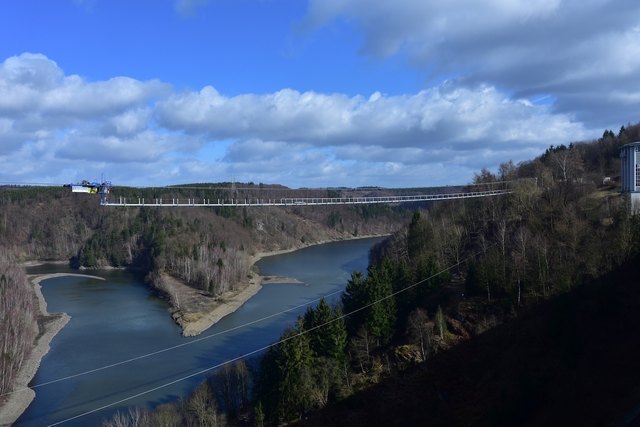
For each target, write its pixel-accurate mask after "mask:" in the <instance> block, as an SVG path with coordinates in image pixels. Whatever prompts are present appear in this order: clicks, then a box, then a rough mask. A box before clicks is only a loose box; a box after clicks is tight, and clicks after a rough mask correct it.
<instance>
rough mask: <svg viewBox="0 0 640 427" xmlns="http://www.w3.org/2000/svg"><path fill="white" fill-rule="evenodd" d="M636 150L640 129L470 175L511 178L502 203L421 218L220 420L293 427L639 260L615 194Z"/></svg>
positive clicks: (382, 249)
mask: <svg viewBox="0 0 640 427" xmlns="http://www.w3.org/2000/svg"><path fill="white" fill-rule="evenodd" d="M635 140H640V126H638V125H634V126H628V127H623V128H622V129H620V131H619V132H618V133H617V134H614V133H613V132H612V131H609V130H607V131H605V132H604V134H603V136H602V138H599V139H598V140H596V141H592V142H589V143H574V144H570V145H568V146H565V145H560V146H551V147H550V148H549V149H548V150H547V151H546V152H545V153H544V154H543V155H542V156H540V157H538V158H536V159H534V160H531V161H528V162H523V163H521V164H519V165H514V164H513V163H511V162H508V163H505V164H502V165H501V166H500V168H499V170H498V171H497V173H492V172H490V171H488V170H483V171H481V172H480V173H479V174H478V175H477V176H476V178H475V181H476V182H478V183H480V182H491V181H499V180H518V184H517V185H516V186H515V187H514V192H513V193H512V194H510V195H508V196H502V197H496V198H486V199H477V200H463V201H452V202H442V203H439V204H437V205H435V206H434V207H433V209H430V210H428V211H426V210H421V211H417V212H415V213H414V215H413V218H412V220H411V222H410V224H409V225H408V226H407V228H406V229H404V230H402V231H400V232H398V233H396V234H395V235H394V236H393V237H392V238H390V239H387V240H386V241H385V242H384V243H383V244H381V245H379V246H378V247H376V248H375V250H373V251H372V254H371V264H370V267H369V269H368V272H367V275H366V276H365V275H363V274H361V273H358V272H355V273H354V274H353V275H352V276H351V279H350V280H349V282H348V283H347V286H346V290H345V293H344V294H343V296H342V299H341V303H340V304H339V305H337V306H335V307H331V306H330V305H328V304H327V303H326V302H325V301H321V302H320V304H319V305H318V306H317V307H313V308H309V309H308V310H307V312H306V313H305V315H303V316H301V317H300V318H299V319H298V321H297V322H296V323H295V325H293V326H291V327H290V328H289V329H287V330H286V331H285V332H284V334H283V335H282V337H281V339H280V341H279V343H278V344H277V345H275V346H274V347H272V348H271V349H270V350H269V351H268V352H267V353H266V354H265V356H264V357H263V358H262V361H261V362H260V368H259V369H257V371H256V372H255V374H254V376H253V377H252V380H251V381H252V383H253V384H254V388H253V390H254V394H253V400H252V404H251V405H250V406H251V408H250V409H248V408H247V406H243V408H245V411H244V412H242V411H240V412H237V411H236V412H233V413H232V414H231V415H228V416H227V417H226V422H228V423H232V424H233V423H240V420H245V421H246V420H247V419H251V420H253V422H254V424H255V425H279V424H282V423H288V422H292V421H296V420H299V419H301V418H302V417H303V416H304V415H305V414H308V413H309V412H310V411H313V410H314V409H318V408H322V407H323V406H325V405H327V404H330V403H331V402H333V401H337V400H340V399H342V398H344V397H346V396H349V395H351V394H354V393H356V392H357V391H358V390H361V389H363V388H366V387H368V386H369V385H371V384H374V383H376V382H378V381H379V380H380V379H381V378H383V377H386V376H392V375H395V374H397V373H398V372H400V371H402V370H403V369H405V368H406V367H407V366H411V365H413V364H416V363H421V362H423V361H425V360H427V359H428V358H429V357H430V356H431V355H433V354H435V353H437V352H441V351H443V350H446V349H447V348H449V347H451V346H452V345H455V344H456V343H458V342H460V341H461V340H466V339H469V338H470V337H471V336H473V335H476V334H480V333H482V332H484V331H486V330H487V329H489V328H491V327H493V326H495V325H497V324H499V323H502V322H504V321H507V320H509V319H510V318H513V317H516V316H518V315H519V314H520V313H522V312H523V311H526V310H528V309H529V308H530V307H533V306H535V305H536V303H538V302H539V301H542V300H545V299H548V298H551V297H553V296H555V295H558V294H561V293H566V292H567V291H569V290H571V289H573V288H575V287H577V286H580V285H581V284H582V283H584V282H585V281H587V280H589V279H592V278H595V277H599V276H601V275H603V274H605V273H606V272H608V271H612V270H614V269H615V268H617V267H618V266H619V265H621V264H622V263H623V262H624V261H626V260H628V259H630V257H632V256H634V255H635V254H638V253H640V221H639V220H638V219H637V217H632V216H630V214H629V210H628V204H627V201H626V200H625V199H624V197H623V196H621V195H620V194H619V193H618V192H617V188H616V187H615V184H614V183H613V184H612V182H611V181H614V182H615V179H616V177H617V175H618V168H619V160H618V158H617V157H618V149H619V147H620V146H621V145H623V144H625V143H628V142H630V141H635ZM605 177H609V178H610V179H608V180H604V178H605ZM218 407H220V405H218ZM212 411H213V409H212ZM216 411H217V409H216Z"/></svg>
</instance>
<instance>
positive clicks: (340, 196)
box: [100, 182, 513, 207]
mask: <svg viewBox="0 0 640 427" xmlns="http://www.w3.org/2000/svg"><path fill="white" fill-rule="evenodd" d="M511 184H512V183H511V182H494V183H490V184H474V185H465V186H451V187H434V188H431V189H429V188H423V189H385V188H375V189H371V188H368V189H366V191H365V190H361V189H347V190H344V189H341V190H334V189H313V190H308V189H303V190H279V191H281V192H282V191H286V192H288V193H292V194H295V192H315V193H319V192H329V191H331V192H332V193H337V195H334V196H332V197H324V196H311V197H295V196H294V197H292V196H291V194H289V195H287V197H275V198H274V197H262V196H263V194H262V193H261V190H258V189H253V188H252V189H251V190H253V194H251V195H249V196H248V197H242V196H237V195H236V197H229V198H224V197H223V198H208V197H183V198H181V197H170V198H165V197H152V198H145V197H124V196H120V197H114V196H113V195H112V193H111V192H110V191H108V192H101V193H100V194H101V199H100V204H101V205H102V206H116V207H117V206H120V207H250V206H253V207H258V206H321V205H363V204H399V203H416V202H429V201H438V200H454V199H470V198H478V197H491V196H498V195H503V194H508V193H511V192H512V191H513V188H512V185H511ZM180 188H183V189H188V190H191V191H193V190H194V189H196V190H197V189H198V187H165V188H163V190H165V191H167V190H173V191H175V190H176V189H180ZM216 190H220V189H216ZM236 191H237V190H235V189H234V190H232V191H231V193H234V192H236ZM402 191H405V192H406V193H405V194H397V193H399V192H400V193H401V192H402ZM363 192H366V194H362V193H363Z"/></svg>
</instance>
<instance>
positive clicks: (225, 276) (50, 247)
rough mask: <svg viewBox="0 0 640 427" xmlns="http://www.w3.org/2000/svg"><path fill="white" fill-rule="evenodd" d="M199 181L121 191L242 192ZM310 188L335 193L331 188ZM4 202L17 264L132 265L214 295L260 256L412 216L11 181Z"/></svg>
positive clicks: (3, 219) (6, 239)
mask: <svg viewBox="0 0 640 427" xmlns="http://www.w3.org/2000/svg"><path fill="white" fill-rule="evenodd" d="M192 187H193V188H191V187H190V186H187V187H186V188H180V189H171V188H166V189H132V188H126V187H125V188H116V189H115V190H114V193H116V194H121V195H123V197H141V198H145V197H147V198H153V197H158V198H160V197H163V198H166V197H169V196H173V197H176V198H178V197H181V198H184V197H201V196H217V197H220V198H225V197H230V196H238V194H230V193H229V190H228V189H226V187H225V184H220V185H209V187H210V189H207V188H208V187H205V186H204V184H198V185H194V186H192ZM239 187H240V189H241V190H238V191H244V192H245V193H247V194H245V196H247V197H258V196H262V195H264V194H267V195H269V194H272V193H273V194H274V195H278V196H281V195H284V194H287V193H290V192H292V191H293V190H288V189H283V188H281V187H278V186H264V185H262V186H259V185H258V186H254V185H252V184H239ZM298 191H299V190H298ZM254 193H255V194H254ZM263 193H264V194H263ZM303 193H304V194H303V195H304V196H318V195H323V196H326V195H327V191H326V190H305V191H304V192H303ZM307 193H309V194H307ZM316 193H317V194H316ZM329 193H330V192H329ZM329 195H330V194H329ZM113 197H117V196H115V195H114V196H113ZM0 205H1V207H2V210H1V214H0V231H1V232H2V235H3V242H2V247H4V248H6V250H7V251H8V252H10V253H12V254H14V255H15V256H16V258H17V259H18V260H22V261H25V260H69V262H70V264H71V265H72V266H74V267H84V268H100V267H132V268H136V269H139V270H142V271H144V272H146V273H149V276H148V277H149V278H150V279H157V278H159V277H161V275H162V274H163V273H169V274H171V275H173V276H175V277H176V278H178V279H181V280H182V281H184V282H185V283H187V284H188V285H190V286H192V287H194V288H196V289H199V290H203V291H205V292H207V293H209V294H211V295H218V294H220V293H223V292H225V291H227V290H230V289H234V288H235V287H237V286H238V285H239V284H240V282H241V281H242V280H243V279H244V278H246V276H247V273H248V272H249V271H248V270H249V267H250V264H249V261H250V256H251V255H253V254H255V253H256V252H261V251H270V250H279V249H291V248H297V247H300V246H303V245H308V244H312V243H315V242H319V241H326V240H335V239H340V238H345V237H350V236H358V235H363V234H381V233H389V232H391V231H393V230H395V229H397V227H398V226H399V224H401V223H402V221H405V220H406V218H407V214H406V212H405V211H403V210H402V209H401V208H394V207H388V206H386V207H335V208H329V207H328V208H326V209H322V210H319V209H315V210H314V209H306V208H304V207H295V208H284V209H283V208H267V207H264V208H235V207H227V208H177V209H174V208H166V209H158V208H125V209H121V208H108V207H101V206H99V204H98V198H97V196H95V195H88V194H73V193H71V192H69V190H68V189H66V188H55V187H38V188H36V187H33V188H23V187H2V188H0Z"/></svg>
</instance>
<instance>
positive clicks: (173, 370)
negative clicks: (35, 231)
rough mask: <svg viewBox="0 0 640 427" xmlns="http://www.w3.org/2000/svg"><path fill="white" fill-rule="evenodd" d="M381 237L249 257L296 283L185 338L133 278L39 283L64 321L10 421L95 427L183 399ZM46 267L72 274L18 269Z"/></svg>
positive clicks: (261, 341)
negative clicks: (28, 399) (31, 394)
mask: <svg viewBox="0 0 640 427" xmlns="http://www.w3.org/2000/svg"><path fill="white" fill-rule="evenodd" d="M382 239H383V238H366V239H358V240H349V241H344V242H337V243H327V244H322V245H317V246H312V247H308V248H305V249H301V250H298V251H295V252H291V253H287V254H283V255H276V256H271V257H266V258H263V259H262V260H260V261H259V262H258V263H257V266H258V268H259V269H260V273H261V274H264V275H274V276H286V277H291V278H294V279H297V280H299V281H300V282H302V284H299V283H297V284H266V285H264V286H263V288H262V289H261V290H260V292H258V294H256V295H255V296H254V297H253V298H251V299H250V300H249V301H247V302H246V303H245V304H244V305H243V306H242V307H240V308H239V309H238V310H237V311H236V312H235V313H233V314H231V315H229V316H227V317H225V318H223V319H222V320H221V321H220V322H218V323H217V324H216V325H214V326H213V327H212V328H210V329H209V330H207V331H205V332H204V333H203V334H202V335H199V336H197V337H191V338H185V337H183V336H182V335H181V329H180V328H179V327H178V326H177V325H176V324H174V323H173V321H172V320H171V318H170V316H169V314H168V311H167V305H166V303H165V302H164V301H162V300H161V299H159V298H157V297H156V296H154V294H153V293H152V292H151V290H150V289H149V288H148V287H147V286H146V285H145V284H144V282H143V278H142V277H139V276H136V275H135V274H132V273H129V272H124V271H119V270H115V271H112V270H108V271H107V270H105V271H97V272H96V271H91V272H90V274H92V275H97V276H101V277H103V278H104V279H106V280H104V281H101V280H96V279H89V278H84V277H57V278H52V279H48V280H45V281H43V282H42V293H43V294H44V297H45V299H46V301H47V305H48V311H49V312H50V313H56V312H66V313H68V314H69V315H71V321H70V322H69V323H68V324H67V326H65V327H64V328H63V330H62V331H61V332H60V333H59V334H58V335H57V336H56V337H55V338H54V339H53V341H52V342H51V350H50V351H49V353H48V354H47V355H46V356H45V357H44V358H43V359H42V363H41V365H40V368H39V370H38V372H37V374H36V376H35V378H34V380H33V381H32V385H34V386H36V387H35V392H36V397H35V399H34V400H33V402H32V403H31V405H30V406H29V408H28V409H27V410H26V411H25V413H24V414H23V415H22V416H21V417H20V418H19V419H18V421H17V422H16V424H15V425H16V426H44V425H51V424H56V423H60V422H64V423H63V424H61V425H65V426H86V425H100V424H101V423H102V422H103V420H106V419H109V418H110V417H111V416H112V415H113V413H114V412H116V411H118V410H127V408H129V407H135V406H157V405H159V404H161V403H165V402H169V401H175V400H178V399H180V398H181V397H185V396H187V395H188V394H189V393H190V391H191V390H193V389H194V388H195V387H196V386H197V385H198V384H199V383H201V382H202V381H203V380H204V379H205V378H206V377H207V376H208V375H211V374H213V373H215V368H216V366H218V365H220V364H221V363H224V362H225V361H228V360H230V359H235V358H238V357H242V356H243V355H246V354H249V353H252V352H255V351H256V350H259V349H261V348H264V347H265V346H268V345H269V344H271V343H273V342H275V341H277V340H278V338H279V337H280V335H281V333H282V332H283V331H284V329H285V328H286V327H287V326H290V325H292V324H293V322H294V321H295V319H296V317H297V316H299V315H301V314H302V313H304V311H305V310H306V308H307V307H306V305H305V304H309V303H311V305H315V304H316V303H317V300H319V299H320V298H321V297H323V296H327V295H329V297H327V300H329V301H332V302H336V301H338V300H339V297H340V291H342V290H343V289H344V287H345V285H346V283H347V280H348V279H349V277H350V276H351V273H352V272H353V271H362V272H363V273H364V272H365V271H366V268H367V265H368V253H369V249H370V248H371V247H372V246H373V245H374V244H375V243H377V242H379V241H381V240H382ZM53 272H74V273H77V271H75V270H68V269H66V268H61V267H59V266H40V267H34V268H29V269H28V273H30V274H44V273H53ZM261 319H264V320H261ZM185 344H186V345H185ZM176 346H178V347H176ZM173 347H175V348H173ZM143 356H144V357H143ZM253 357H255V355H254V356H253ZM125 361H126V363H123V362H125ZM187 377H189V378H187ZM184 378H187V379H184ZM40 384H42V386H38V385H40ZM74 417H77V418H74Z"/></svg>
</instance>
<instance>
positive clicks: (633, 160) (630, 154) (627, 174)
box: [620, 141, 640, 214]
mask: <svg viewBox="0 0 640 427" xmlns="http://www.w3.org/2000/svg"><path fill="white" fill-rule="evenodd" d="M639 152H640V141H638V142H632V143H630V144H625V145H623V146H622V147H620V161H621V165H620V166H621V167H620V181H621V184H622V192H623V193H628V194H629V201H630V208H631V213H634V214H635V213H638V212H640V159H639V157H640V156H638V153H639Z"/></svg>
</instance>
